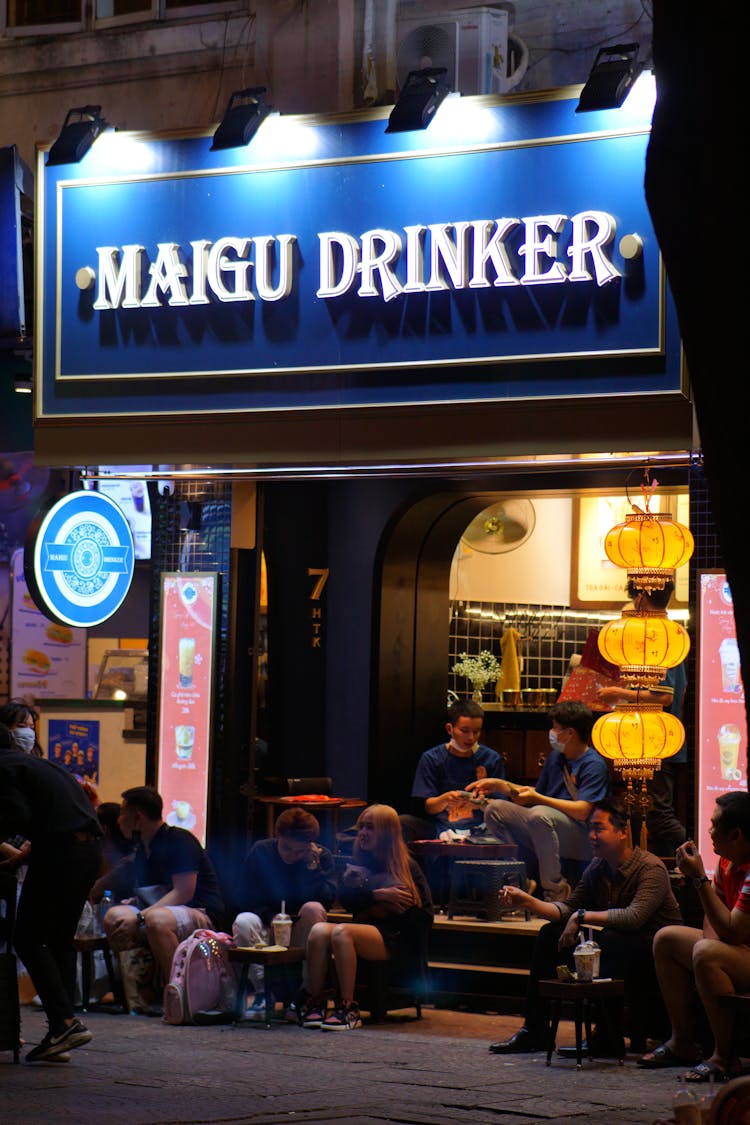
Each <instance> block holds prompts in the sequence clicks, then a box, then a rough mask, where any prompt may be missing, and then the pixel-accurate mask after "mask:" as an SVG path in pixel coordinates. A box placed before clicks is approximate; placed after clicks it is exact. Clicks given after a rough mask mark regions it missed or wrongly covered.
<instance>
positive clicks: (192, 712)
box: [158, 572, 218, 843]
mask: <svg viewBox="0 0 750 1125" xmlns="http://www.w3.org/2000/svg"><path fill="white" fill-rule="evenodd" d="M217 590H218V580H217V576H216V575H215V574H202V573H198V572H191V573H188V574H182V573H179V574H164V575H162V598H161V623H162V624H161V638H160V682H159V744H158V758H159V765H158V788H159V791H160V793H161V795H162V797H163V799H164V807H165V809H167V810H168V816H167V819H168V821H169V823H170V824H175V825H177V826H178V827H181V828H189V830H190V831H192V832H193V834H194V835H195V836H197V837H198V839H199V840H200V841H201V843H205V838H206V808H207V795H208V776H209V765H210V752H211V707H212V703H213V698H212V696H213V676H214V659H215V652H214V649H215V629H216V624H215V623H216V607H217V600H218V596H217Z"/></svg>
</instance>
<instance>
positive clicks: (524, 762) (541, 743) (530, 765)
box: [482, 728, 549, 784]
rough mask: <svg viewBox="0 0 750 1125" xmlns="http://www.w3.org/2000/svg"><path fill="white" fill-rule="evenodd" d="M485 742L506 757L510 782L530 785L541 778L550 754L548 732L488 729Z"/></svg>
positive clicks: (506, 771) (485, 732)
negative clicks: (542, 767)
mask: <svg viewBox="0 0 750 1125" xmlns="http://www.w3.org/2000/svg"><path fill="white" fill-rule="evenodd" d="M482 742H483V743H484V744H485V745H486V746H491V747H492V749H493V750H497V752H498V754H501V755H502V756H503V758H504V760H505V773H506V776H507V778H508V780H509V781H517V782H523V783H526V784H532V783H533V782H534V781H536V779H537V778H538V777H539V773H540V771H541V764H542V762H543V761H544V758H545V757H546V755H547V754H548V753H549V739H548V737H547V730H546V729H545V730H523V729H515V730H508V729H506V728H500V729H495V730H493V729H489V730H487V729H485V731H484V733H483V734H482Z"/></svg>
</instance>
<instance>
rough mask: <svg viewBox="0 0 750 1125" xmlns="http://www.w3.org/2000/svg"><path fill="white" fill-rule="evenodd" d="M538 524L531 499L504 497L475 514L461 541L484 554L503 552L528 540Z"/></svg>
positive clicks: (512, 549)
mask: <svg viewBox="0 0 750 1125" xmlns="http://www.w3.org/2000/svg"><path fill="white" fill-rule="evenodd" d="M535 525H536V513H535V512H534V505H533V504H532V503H531V501H530V500H524V499H513V500H500V501H498V502H497V503H495V504H491V505H490V506H489V508H484V509H483V510H482V511H481V512H480V513H479V515H477V516H475V517H474V519H473V520H472V521H471V523H470V524H469V525H468V527H467V528H466V529H465V530H464V532H463V534H462V535H461V544H462V546H464V547H468V548H470V549H471V550H472V551H479V552H480V554H484V555H502V554H505V553H506V552H507V551H515V550H516V548H517V547H520V546H521V544H522V543H525V542H526V540H527V539H528V538H529V536H530V535H531V533H532V532H533V530H534V527H535Z"/></svg>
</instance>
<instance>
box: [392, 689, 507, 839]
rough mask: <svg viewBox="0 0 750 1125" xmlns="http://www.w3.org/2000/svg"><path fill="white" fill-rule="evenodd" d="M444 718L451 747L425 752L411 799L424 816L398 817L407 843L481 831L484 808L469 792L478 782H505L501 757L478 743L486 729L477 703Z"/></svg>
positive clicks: (444, 744) (452, 709)
mask: <svg viewBox="0 0 750 1125" xmlns="http://www.w3.org/2000/svg"><path fill="white" fill-rule="evenodd" d="M446 718H447V722H446V724H445V729H446V732H447V734H448V742H441V743H439V744H438V745H437V746H433V747H432V748H431V749H430V750H425V752H424V753H423V754H422V756H421V758H420V759H419V762H418V764H417V770H416V773H415V775H414V784H413V786H412V791H411V795H412V797H413V798H415V800H416V801H417V802H419V803H420V805H421V807H420V808H419V813H420V815H419V816H408V815H404V816H401V817H400V820H401V829H402V832H403V835H404V839H405V840H406V842H407V843H410V842H411V841H412V840H419V839H422V840H424V839H433V838H435V837H437V836H439V835H440V833H441V832H445V831H446V830H448V829H451V828H452V829H462V828H469V829H476V828H481V827H482V824H483V815H482V809H481V807H480V805H479V804H478V803H472V801H471V800H470V799H469V798H468V797H467V796H466V792H467V790H468V789H470V788H471V783H473V782H476V781H477V780H478V779H479V778H487V779H490V780H492V781H498V782H499V781H501V780H502V779H504V778H505V766H504V765H503V760H502V758H501V757H500V755H499V754H498V753H497V751H495V750H492V749H490V747H489V746H483V745H482V743H481V742H480V741H479V739H480V737H481V734H482V726H483V724H484V711H483V710H482V708H481V707H480V706H479V704H478V703H475V702H474V701H473V700H466V701H464V702H461V703H454V704H453V705H452V706H451V707H450V708H449V709H448V714H447V716H446Z"/></svg>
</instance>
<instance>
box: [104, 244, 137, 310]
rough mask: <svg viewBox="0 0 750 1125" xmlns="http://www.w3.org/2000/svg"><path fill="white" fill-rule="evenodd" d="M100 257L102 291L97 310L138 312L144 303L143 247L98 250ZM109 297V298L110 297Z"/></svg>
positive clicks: (109, 247) (112, 247) (108, 247)
mask: <svg viewBox="0 0 750 1125" xmlns="http://www.w3.org/2000/svg"><path fill="white" fill-rule="evenodd" d="M96 252H97V254H98V256H99V271H98V273H99V291H98V293H97V295H96V300H95V301H94V308H95V309H116V308H120V307H122V308H124V309H137V308H138V307H139V305H140V303H141V254H142V253H143V247H142V246H136V245H134V246H123V248H122V257H121V258H120V264H119V268H118V264H117V260H118V256H119V255H120V253H121V252H120V251H119V250H118V248H117V247H116V246H97V248H96ZM108 294H109V295H108Z"/></svg>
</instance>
